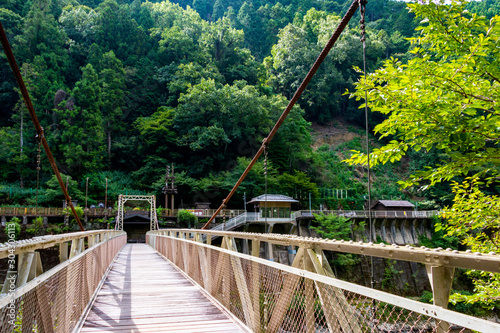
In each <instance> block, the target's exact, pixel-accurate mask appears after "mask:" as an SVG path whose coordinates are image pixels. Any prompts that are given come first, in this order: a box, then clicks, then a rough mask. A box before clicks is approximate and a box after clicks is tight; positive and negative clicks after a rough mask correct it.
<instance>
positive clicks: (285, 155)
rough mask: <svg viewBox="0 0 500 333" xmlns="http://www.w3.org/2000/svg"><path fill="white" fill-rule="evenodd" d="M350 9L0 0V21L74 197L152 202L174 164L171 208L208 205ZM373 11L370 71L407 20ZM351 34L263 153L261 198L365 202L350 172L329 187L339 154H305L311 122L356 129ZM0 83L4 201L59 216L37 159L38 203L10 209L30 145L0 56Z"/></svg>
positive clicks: (31, 161)
mask: <svg viewBox="0 0 500 333" xmlns="http://www.w3.org/2000/svg"><path fill="white" fill-rule="evenodd" d="M349 5H350V1H345V2H342V3H337V2H333V1H325V2H311V1H291V2H290V1H287V2H283V3H280V2H266V1H261V2H245V1H241V2H238V1H237V2H227V1H223V0H222V1H221V0H216V1H211V0H201V1H200V0H195V1H189V0H188V1H179V2H177V3H175V2H169V1H161V2H160V1H152V2H149V1H147V2H145V1H140V0H134V1H125V0H121V1H119V0H104V1H102V0H49V1H47V0H31V1H24V0H4V1H2V3H1V7H0V20H1V22H2V24H3V26H4V28H5V30H6V32H7V34H8V37H9V39H10V41H11V44H12V45H13V49H14V52H15V55H16V58H17V61H18V63H19V66H20V67H21V71H22V73H23V75H24V79H25V81H26V83H27V85H28V89H29V91H30V95H31V97H32V99H33V102H34V105H35V109H36V111H37V113H38V116H39V118H40V120H41V122H42V125H43V127H44V129H45V135H46V137H47V139H48V141H49V144H50V146H51V147H52V150H53V153H54V156H55V158H56V160H57V162H58V165H59V168H60V170H61V172H62V173H63V174H64V175H65V176H66V177H69V178H70V179H72V180H73V183H72V184H70V185H71V186H70V192H71V195H72V196H73V197H74V198H76V199H80V202H82V201H83V200H84V198H83V196H84V188H85V185H86V181H87V178H88V179H89V184H90V185H89V193H90V194H91V197H92V199H90V203H92V204H95V203H97V201H102V200H103V197H104V196H105V194H104V193H103V192H104V186H103V185H104V181H105V178H108V180H110V182H109V184H110V189H109V191H108V195H109V197H110V198H113V197H114V196H116V194H117V193H120V192H132V191H134V190H135V191H136V190H141V191H151V190H152V191H154V192H156V193H159V192H158V191H159V189H160V188H161V186H162V184H161V183H162V177H163V176H164V170H165V166H166V165H167V164H170V163H174V164H175V166H176V170H177V171H178V172H180V173H179V174H178V179H177V183H178V185H179V189H180V194H181V199H184V200H186V202H187V203H188V204H190V203H191V202H192V200H195V201H196V200H198V199H206V201H211V202H212V203H215V204H219V203H220V200H221V199H222V197H223V196H224V194H225V193H223V191H226V190H227V189H228V188H230V184H231V181H233V180H234V179H236V178H237V175H238V173H239V172H241V170H242V168H243V167H244V163H246V162H247V160H246V159H245V158H249V157H251V156H253V154H254V153H255V152H256V150H257V149H258V147H259V146H260V143H261V141H262V139H263V138H264V136H265V135H266V134H267V133H268V131H269V130H270V128H271V126H272V125H273V123H274V122H275V121H276V119H277V118H278V117H279V115H280V114H281V112H282V111H283V109H284V108H285V106H286V104H287V98H289V97H290V96H291V95H292V94H293V92H294V90H295V89H296V87H297V85H298V84H299V83H300V81H301V80H302V79H303V77H304V76H305V74H306V73H307V70H308V68H309V67H310V66H311V64H312V62H313V61H314V59H315V58H316V56H317V54H318V53H319V51H320V50H321V48H322V46H323V45H324V43H325V42H326V40H327V39H328V37H329V35H330V34H331V33H332V31H333V29H334V28H335V27H336V25H337V24H338V22H339V21H340V17H341V15H342V14H343V13H344V12H345V11H346V10H347V7H348V6H349ZM371 6H372V7H371V8H372V9H369V10H368V13H367V15H368V20H369V22H370V24H369V28H368V31H367V33H368V36H369V38H368V43H367V51H368V66H369V68H375V67H376V65H377V64H378V62H379V61H380V60H381V59H385V58H387V57H388V56H390V55H393V54H404V53H405V52H406V50H407V46H408V42H407V41H406V40H405V39H404V37H409V36H411V35H412V34H413V25H412V24H411V22H412V20H413V14H412V13H410V12H408V10H407V9H406V8H405V5H404V4H402V3H399V2H395V1H389V0H376V1H373V3H372V4H371ZM357 24H358V23H357V19H353V20H352V22H351V24H350V25H349V27H348V28H347V29H346V31H345V33H344V34H343V35H342V38H341V39H340V40H339V42H338V45H337V46H336V48H335V49H334V50H333V51H332V52H331V54H330V55H329V56H328V59H327V61H325V63H324V65H323V66H322V67H321V69H320V71H319V72H318V74H317V76H316V77H315V78H314V80H313V81H312V82H311V84H310V88H309V89H308V90H307V91H306V93H305V94H304V97H303V98H302V99H301V100H300V102H299V104H300V105H298V106H297V107H296V108H294V110H293V111H292V113H291V114H290V116H289V118H288V119H287V121H286V122H285V124H284V125H283V127H282V129H281V130H280V131H279V132H278V135H277V136H276V137H275V139H274V141H273V143H272V144H271V147H270V151H269V159H270V172H269V175H270V176H269V184H270V186H269V190H270V191H271V192H280V193H288V194H290V195H293V196H296V197H299V198H301V199H302V200H303V201H304V203H305V201H306V198H307V196H308V193H312V194H313V198H314V200H315V202H316V203H318V202H319V201H318V200H319V199H318V197H319V194H320V191H319V188H320V187H326V188H332V187H333V188H341V189H342V188H343V189H349V190H351V193H352V195H354V196H355V199H353V200H354V201H349V202H345V203H341V202H336V201H335V200H333V201H332V200H330V201H325V202H324V203H325V204H328V205H329V206H342V205H345V206H346V208H347V206H350V207H351V208H355V207H357V208H360V207H361V206H362V201H363V199H362V195H363V194H362V193H363V191H364V185H363V180H362V179H361V178H362V177H358V178H359V179H356V180H354V181H352V180H351V179H350V175H352V170H353V168H350V167H346V166H340V167H336V168H337V169H339V171H340V173H339V172H335V173H334V174H335V178H331V177H330V176H332V175H333V173H332V172H331V171H329V167H330V166H331V165H338V164H339V163H338V162H339V161H340V158H339V157H338V156H337V154H336V153H335V152H333V151H331V150H330V148H329V147H324V148H322V150H319V151H318V153H316V151H315V150H311V144H312V141H313V140H312V138H311V134H310V133H311V125H310V123H309V122H311V121H312V122H319V123H328V122H330V121H331V120H333V119H340V120H341V121H342V122H348V123H351V124H353V125H358V124H362V117H361V113H360V112H361V111H359V110H358V103H357V102H356V101H353V100H349V98H348V96H343V92H344V91H345V90H346V89H348V88H351V87H352V86H353V82H355V81H356V79H357V76H358V74H357V73H356V72H355V71H354V70H353V66H355V65H360V64H361V61H362V58H361V44H360V42H359V33H360V31H359V28H358V27H357ZM0 77H1V78H2V82H1V85H0V144H1V145H2V150H1V151H0V170H1V176H0V177H1V181H2V182H3V183H4V184H8V186H7V187H4V188H3V189H2V191H1V192H2V193H5V194H6V193H7V192H8V195H6V196H5V197H3V198H4V202H5V200H8V201H7V202H10V203H11V204H12V203H16V202H17V203H21V204H37V203H38V204H59V203H60V200H61V195H60V194H56V192H55V190H56V186H54V185H56V184H54V182H53V179H51V177H52V176H51V171H50V167H49V165H48V163H47V160H46V158H45V156H43V152H42V159H41V160H42V161H41V171H40V177H41V178H40V179H41V184H40V185H39V187H40V195H39V197H38V198H36V199H35V198H34V197H33V196H31V197H30V196H28V197H27V198H26V197H24V203H23V202H22V201H19V200H17V199H14V198H16V193H18V194H19V196H22V195H20V193H24V192H23V191H24V190H23V188H26V187H31V188H33V187H35V186H36V184H35V180H36V167H37V165H36V160H37V158H36V155H37V142H36V139H35V135H34V134H35V133H34V131H33V127H32V125H31V124H30V121H29V117H28V114H27V110H26V108H25V106H24V104H23V102H22V101H21V99H20V96H19V94H18V92H17V91H16V90H15V88H14V87H15V82H14V79H13V76H12V74H11V72H10V68H9V66H8V64H7V62H6V59H5V58H4V57H3V56H2V57H1V58H0ZM238 158H240V159H238ZM261 171H262V169H261ZM111 179H113V181H111ZM262 181H263V178H262V176H261V175H258V176H257V175H256V178H255V179H251V178H249V180H248V181H246V182H245V183H244V184H243V187H242V189H241V191H239V193H238V194H237V197H239V198H240V199H241V198H242V195H243V192H245V191H246V192H248V193H247V195H248V196H250V195H258V194H261V193H262V191H263V183H262ZM12 188H14V194H13V191H12ZM16 191H17V192H16ZM382 192H384V191H382ZM321 193H322V192H321ZM384 193H386V194H388V192H387V191H385V192H384ZM196 196H198V199H193V197H196ZM178 202H179V201H178Z"/></svg>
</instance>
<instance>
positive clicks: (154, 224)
mask: <svg viewBox="0 0 500 333" xmlns="http://www.w3.org/2000/svg"><path fill="white" fill-rule="evenodd" d="M127 201H147V202H149V203H150V214H149V217H150V230H158V218H157V217H156V196H154V195H123V194H120V195H119V196H118V214H117V216H116V225H115V229H116V230H123V213H124V207H125V202H127Z"/></svg>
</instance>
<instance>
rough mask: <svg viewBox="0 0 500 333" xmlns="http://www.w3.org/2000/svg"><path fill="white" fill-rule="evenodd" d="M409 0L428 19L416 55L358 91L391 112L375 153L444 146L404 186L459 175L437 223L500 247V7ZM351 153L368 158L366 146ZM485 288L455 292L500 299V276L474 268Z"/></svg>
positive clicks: (480, 244)
mask: <svg viewBox="0 0 500 333" xmlns="http://www.w3.org/2000/svg"><path fill="white" fill-rule="evenodd" d="M409 7H410V8H411V10H412V11H413V12H415V14H416V16H417V17H418V18H420V19H422V21H421V24H422V25H421V26H420V27H419V28H418V30H419V31H420V33H419V35H418V36H416V37H415V38H412V39H411V42H412V45H413V49H412V51H411V54H412V59H410V60H409V61H408V62H407V63H404V62H401V61H398V60H397V59H393V58H391V59H389V60H387V61H385V62H384V66H383V67H382V68H381V69H379V70H377V71H375V72H374V73H372V74H370V75H368V78H367V80H366V81H365V80H360V81H359V82H358V83H357V85H356V86H357V90H356V92H354V93H353V96H355V97H356V98H358V99H364V96H365V91H366V92H367V94H368V101H369V104H370V106H371V108H372V111H374V112H379V113H382V114H384V115H386V117H387V118H386V119H385V120H384V121H383V122H382V123H380V124H378V125H377V126H376V127H375V131H376V132H378V133H380V134H381V137H388V138H391V141H390V142H388V143H387V144H386V145H385V146H383V147H381V148H378V149H375V150H374V151H373V153H372V154H371V161H372V162H373V163H374V164H385V163H386V162H393V161H397V160H400V159H401V158H402V157H403V156H404V155H405V154H406V153H407V152H408V151H409V150H411V149H414V150H417V151H424V152H428V151H431V150H432V149H437V150H438V151H439V152H440V154H439V162H438V163H436V164H433V165H428V166H426V167H425V168H421V169H417V170H415V171H414V173H413V175H412V176H411V177H410V179H409V180H408V181H405V182H402V185H403V186H411V185H419V186H422V187H424V188H425V187H429V186H433V185H436V184H437V183H441V182H446V181H452V191H453V193H454V195H455V197H454V200H453V204H452V205H450V206H449V207H447V208H446V209H445V210H444V211H443V214H442V217H443V218H444V221H443V222H442V223H438V224H437V228H436V230H437V231H445V233H446V236H448V237H459V239H461V240H462V243H463V244H464V245H466V246H467V247H468V248H470V249H471V250H472V251H475V252H483V253H488V252H490V251H492V252H494V253H498V251H499V248H500V239H499V237H500V218H499V214H498V209H499V208H500V192H499V181H500V178H499V166H500V159H499V155H500V137H499V136H498V133H499V128H500V127H499V126H500V107H499V101H498V98H499V96H500V63H499V61H500V60H499V59H500V53H499V49H498V42H499V41H500V16H498V15H495V16H493V17H492V18H491V19H489V20H488V19H486V18H485V17H484V16H481V15H477V14H475V13H471V12H469V11H468V10H466V9H465V3H462V2H460V1H453V2H452V4H451V5H447V4H445V3H444V1H442V2H432V1H431V2H430V3H428V4H426V5H421V4H410V5H409ZM348 161H349V162H350V163H366V162H367V156H366V155H365V154H363V153H360V152H357V153H356V154H354V155H353V156H351V158H350V159H349V160H348ZM470 274H471V275H472V276H473V280H474V282H475V285H476V294H475V295H471V296H466V295H455V299H454V300H455V301H457V300H461V301H464V300H465V301H468V302H478V301H480V302H483V303H484V304H485V306H487V307H488V308H495V307H498V297H499V289H498V285H499V284H500V276H499V275H498V274H491V275H490V274H489V273H486V272H485V273H481V274H478V273H476V272H471V273H470Z"/></svg>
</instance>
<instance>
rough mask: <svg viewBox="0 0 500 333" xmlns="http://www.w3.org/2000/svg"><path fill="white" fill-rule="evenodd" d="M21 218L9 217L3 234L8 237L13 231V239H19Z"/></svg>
mask: <svg viewBox="0 0 500 333" xmlns="http://www.w3.org/2000/svg"><path fill="white" fill-rule="evenodd" d="M19 222H21V219H20V218H19V217H17V216H14V217H13V218H11V219H10V221H9V222H7V223H6V224H5V229H4V231H5V234H6V235H7V237H9V234H10V233H11V232H12V231H13V232H14V234H15V239H19V235H20V234H21V224H20V223H19Z"/></svg>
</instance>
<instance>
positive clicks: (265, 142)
mask: <svg viewBox="0 0 500 333" xmlns="http://www.w3.org/2000/svg"><path fill="white" fill-rule="evenodd" d="M358 6H359V3H358V0H354V1H353V2H352V4H351V7H349V9H348V10H347V13H346V14H345V15H344V17H343V18H342V21H340V23H339V25H338V26H337V29H336V30H335V31H334V33H333V35H332V37H330V40H329V41H328V43H327V44H326V45H325V47H324V48H323V51H321V53H320V55H319V56H318V58H317V59H316V61H315V62H314V65H313V66H312V67H311V69H310V70H309V73H307V75H306V77H305V78H304V80H303V81H302V83H301V84H300V86H299V88H298V89H297V91H296V92H295V94H294V95H293V97H292V99H291V100H290V102H289V103H288V106H287V107H286V109H285V111H283V113H282V114H281V116H280V118H279V119H278V121H277V122H276V124H275V125H274V127H273V129H272V130H271V132H270V133H269V135H268V136H267V137H266V138H265V139H264V140H263V142H262V145H261V147H260V148H259V150H258V151H257V153H256V154H255V156H254V157H253V159H252V160H251V161H250V164H248V166H247V168H246V169H245V171H243V174H242V175H241V176H240V178H239V179H238V181H237V182H236V184H235V185H234V187H233V189H232V190H231V192H229V194H228V195H227V197H226V199H224V200H223V201H222V204H221V205H220V207H219V208H217V210H216V211H215V213H214V214H213V215H212V217H210V220H208V222H207V223H206V224H205V225H204V226H203V228H202V229H206V228H207V227H208V226H209V225H210V223H212V221H213V220H214V219H215V217H216V216H217V215H218V214H219V213H220V211H221V210H222V209H223V208H224V207H226V206H227V203H228V202H229V200H230V199H231V197H232V196H233V194H234V193H235V192H236V190H237V189H238V187H239V186H240V184H241V183H242V182H243V180H244V179H245V177H246V176H247V174H248V173H249V172H250V170H251V169H252V167H253V166H254V164H255V163H256V162H257V160H258V159H259V157H260V155H262V153H263V152H264V150H265V148H266V147H267V146H268V145H269V143H270V142H271V140H272V139H273V137H274V135H275V134H276V132H277V131H278V129H279V128H280V126H281V124H283V122H284V121H285V119H286V117H287V116H288V114H289V113H290V111H291V110H292V108H293V106H294V105H295V103H297V101H298V99H299V98H300V96H301V95H302V93H303V92H304V90H305V89H306V87H307V85H308V84H309V82H310V81H311V79H312V77H313V76H314V74H316V71H317V70H318V68H319V66H320V65H321V63H322V62H323V60H325V58H326V56H327V55H328V53H329V52H330V49H331V48H332V47H333V45H334V44H335V42H336V41H337V39H338V38H339V37H340V34H341V33H342V31H344V29H345V27H346V26H347V24H348V23H349V21H350V20H351V18H352V17H353V16H354V13H355V12H356V10H357V9H358Z"/></svg>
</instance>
